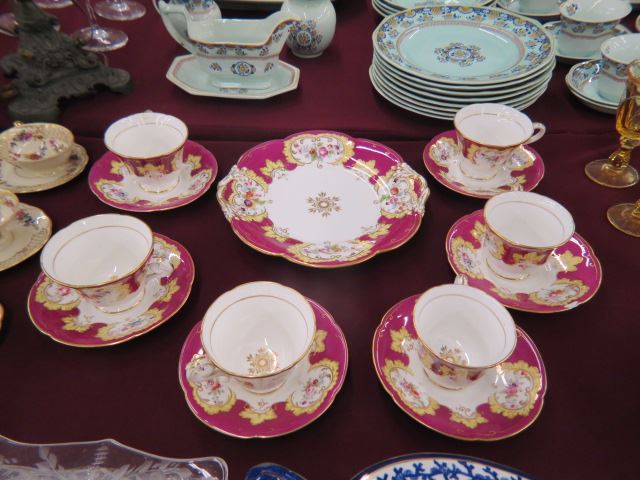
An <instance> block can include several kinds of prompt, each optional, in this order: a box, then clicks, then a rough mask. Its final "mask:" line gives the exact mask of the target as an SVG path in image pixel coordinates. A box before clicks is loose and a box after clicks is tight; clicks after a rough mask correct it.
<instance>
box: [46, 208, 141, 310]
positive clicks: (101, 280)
mask: <svg viewBox="0 0 640 480" xmlns="http://www.w3.org/2000/svg"><path fill="white" fill-rule="evenodd" d="M152 252H153V234H152V232H151V229H150V228H149V227H148V226H147V224H146V223H144V222H142V221H141V220H138V219H137V218H135V217H131V216H128V215H118V214H105V215H94V216H92V217H86V218H83V219H81V220H78V221H76V222H74V223H72V224H70V225H69V226H67V227H65V228H63V229H62V230H60V231H58V232H57V233H56V234H55V235H54V236H53V237H51V239H50V240H49V242H47V244H46V245H45V247H44V249H43V250H42V254H41V256H40V265H41V267H42V271H43V272H44V273H45V274H46V275H47V276H48V277H50V278H51V279H52V280H53V281H54V282H56V283H58V284H60V285H64V286H66V287H71V288H74V289H76V290H77V291H78V292H79V293H80V295H82V296H83V297H84V298H85V299H86V300H88V301H89V302H90V303H92V304H93V305H94V306H95V307H96V308H98V309H99V310H100V311H102V312H104V313H120V312H123V311H126V310H130V309H131V308H133V307H135V306H136V305H137V304H138V303H139V302H140V300H141V299H142V297H143V296H144V281H145V278H146V274H145V266H146V264H147V261H148V260H149V258H150V256H151V253H152Z"/></svg>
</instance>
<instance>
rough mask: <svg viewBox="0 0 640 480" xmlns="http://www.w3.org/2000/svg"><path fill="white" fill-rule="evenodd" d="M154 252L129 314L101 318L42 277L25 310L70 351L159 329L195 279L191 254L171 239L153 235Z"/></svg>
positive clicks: (67, 290)
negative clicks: (136, 299) (141, 293)
mask: <svg viewBox="0 0 640 480" xmlns="http://www.w3.org/2000/svg"><path fill="white" fill-rule="evenodd" d="M153 238H154V243H153V253H152V254H151V258H150V260H149V261H148V262H147V265H146V266H145V269H146V274H147V278H146V280H145V283H144V287H143V288H144V289H145V291H144V295H143V297H142V299H141V301H140V302H139V303H138V304H137V305H136V306H135V307H133V308H132V309H130V310H127V311H126V312H122V313H117V314H107V313H103V312H101V311H100V310H98V309H97V308H95V307H94V306H93V305H92V304H90V303H89V302H87V301H86V300H84V299H83V298H82V297H80V295H79V293H78V292H77V291H76V290H74V289H73V288H69V287H64V286H62V285H59V284H57V283H55V282H54V281H53V280H51V279H50V278H49V277H47V276H46V275H45V274H44V273H41V274H40V275H39V276H38V279H37V280H36V283H35V284H34V285H33V287H31V291H30V292H29V298H28V300H27V308H28V310H29V316H30V317H31V321H32V322H33V324H34V325H35V326H36V328H37V329H38V330H40V331H41V332H42V333H44V334H45V335H48V336H49V337H51V338H52V339H53V340H55V341H56V342H59V343H64V344H65V345H71V346H74V347H105V346H108V345H115V344H117V343H122V342H126V341H127V340H131V339H132V338H135V337H138V336H140V335H142V334H143V333H146V332H148V331H150V330H153V329H154V328H156V327H158V326H159V325H162V324H163V323H164V322H166V321H167V320H169V319H170V318H171V317H172V316H173V315H175V314H176V312H177V311H178V310H180V308H182V306H183V305H184V304H185V302H186V301H187V298H189V293H190V292H191V285H192V284H193V279H194V277H195V270H194V264H193V260H192V258H191V255H189V252H187V250H186V249H185V248H184V247H183V246H182V245H180V244H179V243H178V242H176V241H175V240H172V239H170V238H168V237H165V236H164V235H160V234H158V233H154V234H153Z"/></svg>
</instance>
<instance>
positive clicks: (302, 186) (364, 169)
mask: <svg viewBox="0 0 640 480" xmlns="http://www.w3.org/2000/svg"><path fill="white" fill-rule="evenodd" d="M428 196H429V189H428V188H427V183H426V181H425V179H424V178H423V177H422V176H420V175H418V174H417V173H416V172H415V171H413V170H412V169H411V167H409V165H407V164H406V163H405V162H404V161H403V160H402V158H401V157H400V155H398V154H397V153H396V152H394V151H393V150H391V149H390V148H388V147H386V146H384V145H382V144H380V143H377V142H372V141H370V140H364V139H354V138H351V137H349V136H347V135H345V134H343V133H338V132H328V131H313V132H303V133H298V134H295V135H292V136H290V137H287V138H285V139H284V140H272V141H269V142H265V143H262V144H260V145H257V146H255V147H253V148H252V149H251V150H249V151H248V152H246V153H244V154H243V155H242V157H241V158H240V160H239V161H238V163H237V164H236V165H234V166H233V167H232V168H231V171H230V172H229V174H228V175H227V176H226V177H225V178H223V179H222V180H221V181H220V183H219V184H218V202H219V203H220V205H221V207H222V210H223V212H224V214H225V216H226V217H227V220H229V222H230V223H231V227H232V228H233V231H234V232H235V233H236V234H237V235H238V236H239V237H240V239H241V240H242V241H243V242H245V243H246V244H248V245H249V246H251V247H253V248H255V249H256V250H258V251H261V252H263V253H267V254H270V255H278V256H282V257H284V258H286V259H287V260H290V261H292V262H295V263H299V264H302V265H307V266H310V267H325V268H331V267H343V266H347V265H353V264H356V263H360V262H363V261H365V260H367V259H369V258H371V257H373V256H374V255H376V254H378V253H381V252H385V251H387V250H392V249H395V248H398V247H399V246H401V245H402V244H404V243H405V242H407V241H408V240H409V239H410V238H411V237H412V236H413V235H414V234H415V232H416V231H417V230H418V227H419V226H420V223H421V221H422V216H423V214H424V205H425V203H426V201H427V197H428Z"/></svg>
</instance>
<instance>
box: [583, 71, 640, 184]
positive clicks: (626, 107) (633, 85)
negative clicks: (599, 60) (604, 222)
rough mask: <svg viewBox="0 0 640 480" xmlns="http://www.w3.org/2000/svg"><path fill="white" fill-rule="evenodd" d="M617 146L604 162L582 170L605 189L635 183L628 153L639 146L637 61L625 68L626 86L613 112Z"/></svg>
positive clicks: (638, 76)
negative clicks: (618, 137) (617, 135)
mask: <svg viewBox="0 0 640 480" xmlns="http://www.w3.org/2000/svg"><path fill="white" fill-rule="evenodd" d="M616 130H617V131H618V133H619V134H620V146H619V147H618V149H617V150H616V151H615V152H613V153H612V154H611V155H609V158H607V159H606V160H594V161H593V162H590V163H588V164H587V166H586V167H585V169H584V171H585V173H586V174H587V177H589V178H590V179H591V180H593V181H594V182H596V183H599V184H600V185H604V186H605V187H611V188H626V187H630V186H632V185H635V184H636V183H638V180H640V176H638V171H637V170H636V169H635V168H633V167H632V166H631V165H630V161H631V151H632V150H633V149H634V148H636V147H637V146H638V145H640V60H634V61H633V62H631V63H630V64H629V67H628V69H627V86H626V90H625V94H624V95H623V97H622V99H621V100H620V104H619V105H618V111H617V113H616Z"/></svg>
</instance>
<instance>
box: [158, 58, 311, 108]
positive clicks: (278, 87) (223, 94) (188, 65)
mask: <svg viewBox="0 0 640 480" xmlns="http://www.w3.org/2000/svg"><path fill="white" fill-rule="evenodd" d="M271 68H275V71H274V75H273V84H272V85H271V87H269V88H266V89H252V88H223V87H217V86H215V85H212V84H211V81H210V80H209V76H208V75H207V74H206V73H205V72H203V71H202V69H201V68H200V66H198V58H197V57H196V56H195V55H182V56H180V57H176V58H175V59H174V60H173V63H171V66H170V67H169V70H168V71H167V79H168V80H169V81H170V82H171V83H173V84H174V85H177V86H178V87H180V88H181V89H182V90H184V91H185V92H187V93H190V94H191V95H200V96H204V97H219V98H236V99H240V100H263V99H265V98H270V97H275V96H276V95H280V94H282V93H285V92H289V91H291V90H295V89H296V88H298V80H299V79H300V70H299V69H298V68H297V67H294V66H293V65H289V64H288V63H285V62H283V61H282V60H278V61H277V62H275V63H274V64H273V66H272V67H271Z"/></svg>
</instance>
